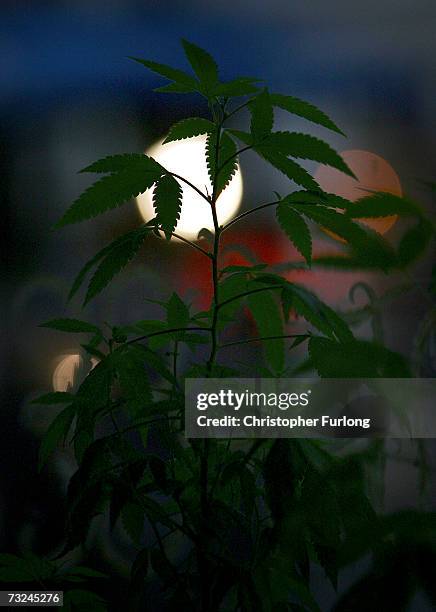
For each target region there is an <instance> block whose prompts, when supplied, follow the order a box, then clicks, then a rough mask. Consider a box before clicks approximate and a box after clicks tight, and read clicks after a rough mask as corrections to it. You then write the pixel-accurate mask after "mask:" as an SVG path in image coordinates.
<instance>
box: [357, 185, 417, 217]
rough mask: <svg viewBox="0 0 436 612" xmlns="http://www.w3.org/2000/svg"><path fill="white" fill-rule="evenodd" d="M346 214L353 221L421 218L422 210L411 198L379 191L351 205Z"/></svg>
mask: <svg viewBox="0 0 436 612" xmlns="http://www.w3.org/2000/svg"><path fill="white" fill-rule="evenodd" d="M346 214H347V215H348V216H349V217H351V218H352V219H359V218H370V217H388V216H389V215H399V216H400V217H420V216H421V214H422V211H421V209H420V208H419V206H417V204H415V202H413V201H412V200H410V199H409V198H405V197H402V196H397V195H394V194H392V193H387V192H383V191H378V192H376V193H373V194H371V195H369V196H365V197H364V198H360V199H359V200H357V201H356V202H352V203H350V206H349V207H348V208H347V211H346Z"/></svg>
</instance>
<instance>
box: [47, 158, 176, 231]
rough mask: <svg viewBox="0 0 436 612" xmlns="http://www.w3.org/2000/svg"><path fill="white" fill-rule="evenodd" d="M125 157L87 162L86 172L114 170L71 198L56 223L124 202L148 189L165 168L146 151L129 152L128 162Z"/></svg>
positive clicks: (94, 212) (69, 221) (91, 214)
mask: <svg viewBox="0 0 436 612" xmlns="http://www.w3.org/2000/svg"><path fill="white" fill-rule="evenodd" d="M124 157H125V156H114V157H110V158H105V159H103V160H99V161H98V162H95V164H91V166H88V168H87V169H86V171H89V172H91V171H92V172H113V174H110V175H109V176H105V177H103V178H102V179H100V180H99V181H97V182H96V183H94V184H93V185H91V186H90V187H88V189H86V190H85V191H84V192H83V193H82V194H81V195H80V196H79V197H78V198H77V200H75V202H73V204H72V205H71V206H70V208H69V209H68V210H67V212H66V213H65V214H64V216H63V217H62V218H61V219H60V221H58V222H57V224H56V227H62V226H64V225H68V224H70V223H78V222H79V221H84V220H85V219H90V218H92V217H96V216H97V215H100V214H102V213H104V212H106V211H107V210H110V209H112V208H116V207H118V206H120V205H121V204H124V203H125V202H127V201H129V200H130V199H131V198H133V197H135V196H138V195H139V194H140V193H143V192H144V191H146V190H147V189H150V187H152V186H153V184H154V183H155V182H156V181H157V180H158V179H159V177H160V176H161V175H162V174H163V172H164V171H165V170H164V169H163V168H162V166H160V165H159V164H158V163H157V162H156V161H155V160H154V159H152V158H150V157H147V156H146V155H138V156H128V157H129V160H130V162H128V161H126V160H125V159H124ZM120 158H123V159H122V160H121V159H120ZM119 164H121V165H122V168H121V169H120V170H106V168H108V167H114V168H116V167H118V165H119ZM90 168H94V170H90ZM95 168H97V170H95ZM103 168H104V169H103Z"/></svg>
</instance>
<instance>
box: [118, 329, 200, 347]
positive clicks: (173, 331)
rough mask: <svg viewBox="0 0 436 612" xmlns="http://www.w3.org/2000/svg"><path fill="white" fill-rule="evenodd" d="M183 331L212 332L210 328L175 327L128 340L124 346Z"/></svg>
mask: <svg viewBox="0 0 436 612" xmlns="http://www.w3.org/2000/svg"><path fill="white" fill-rule="evenodd" d="M183 331H207V332H210V331H211V328H210V327H174V328H172V329H161V330H159V331H155V332H151V333H150V334H145V335H144V336H138V338H133V339H132V340H128V341H127V342H125V343H124V346H126V345H127V344H133V343H134V342H140V341H141V340H148V338H154V337H155V336H163V335H165V334H175V333H176V332H183Z"/></svg>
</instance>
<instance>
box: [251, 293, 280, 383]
mask: <svg viewBox="0 0 436 612" xmlns="http://www.w3.org/2000/svg"><path fill="white" fill-rule="evenodd" d="M251 286H252V287H253V288H255V287H256V283H250V287H251ZM246 299H247V305H248V308H249V309H250V312H251V314H252V315H253V317H254V320H255V322H256V327H257V331H258V334H259V337H270V336H283V333H284V332H283V324H282V318H281V316H280V311H279V308H278V306H277V302H276V301H275V299H274V298H273V296H272V295H271V294H270V293H269V292H268V291H262V292H258V293H254V294H251V295H248V296H247V298H246ZM263 351H264V355H265V359H266V361H267V362H268V364H269V365H270V367H271V368H272V369H273V370H274V371H275V372H280V371H281V370H282V369H283V366H284V354H285V352H284V351H285V344H284V339H283V338H279V339H277V340H265V341H264V342H263Z"/></svg>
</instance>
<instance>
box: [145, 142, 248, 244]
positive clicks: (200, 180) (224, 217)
mask: <svg viewBox="0 0 436 612" xmlns="http://www.w3.org/2000/svg"><path fill="white" fill-rule="evenodd" d="M162 142H163V141H160V142H158V143H156V144H154V145H153V146H151V147H150V148H149V149H148V151H146V153H147V155H150V156H151V157H153V158H154V159H155V160H156V161H158V162H159V163H160V164H162V166H163V167H164V168H166V169H167V170H170V171H171V172H174V173H176V174H179V175H180V176H183V177H184V178H186V179H187V180H188V181H190V182H191V183H192V184H193V185H195V186H196V187H198V188H199V189H200V190H201V191H203V192H204V193H206V189H207V192H208V193H209V194H210V193H212V187H211V182H210V179H209V175H208V171H207V165H206V158H205V146H206V136H205V135H202V136H196V137H195V138H189V139H186V140H177V141H174V142H169V143H168V144H165V145H164V144H162ZM179 182H180V184H181V186H182V189H183V196H182V197H183V202H182V212H181V214H180V219H179V222H178V223H177V227H176V230H175V231H176V233H177V234H180V235H181V236H183V237H184V238H188V239H190V240H196V239H197V236H198V232H199V231H200V230H201V229H202V228H203V227H205V228H206V229H208V230H210V231H213V221H212V214H211V210H210V206H209V204H208V203H207V202H206V201H205V200H204V199H203V198H202V197H201V196H200V195H199V194H198V193H196V192H195V191H194V190H193V189H192V188H191V187H189V185H186V183H183V182H181V181H179ZM242 192H243V185H242V175H241V171H240V169H239V167H238V169H237V171H236V173H235V174H234V176H233V178H232V180H231V181H230V183H229V184H228V185H227V187H226V188H225V189H224V191H223V192H222V193H221V195H220V196H219V198H218V200H217V215H218V221H219V223H220V224H223V223H226V222H227V221H229V220H230V219H232V218H233V217H234V216H235V214H236V212H237V210H238V208H239V206H240V204H241V200H242ZM152 198H153V189H148V190H147V191H146V192H145V193H142V194H140V195H139V196H138V197H137V198H136V201H137V204H138V208H139V211H140V213H141V215H142V217H143V219H144V220H145V221H149V220H150V219H152V218H153V217H154V216H155V214H156V213H155V210H154V208H153V201H152Z"/></svg>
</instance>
